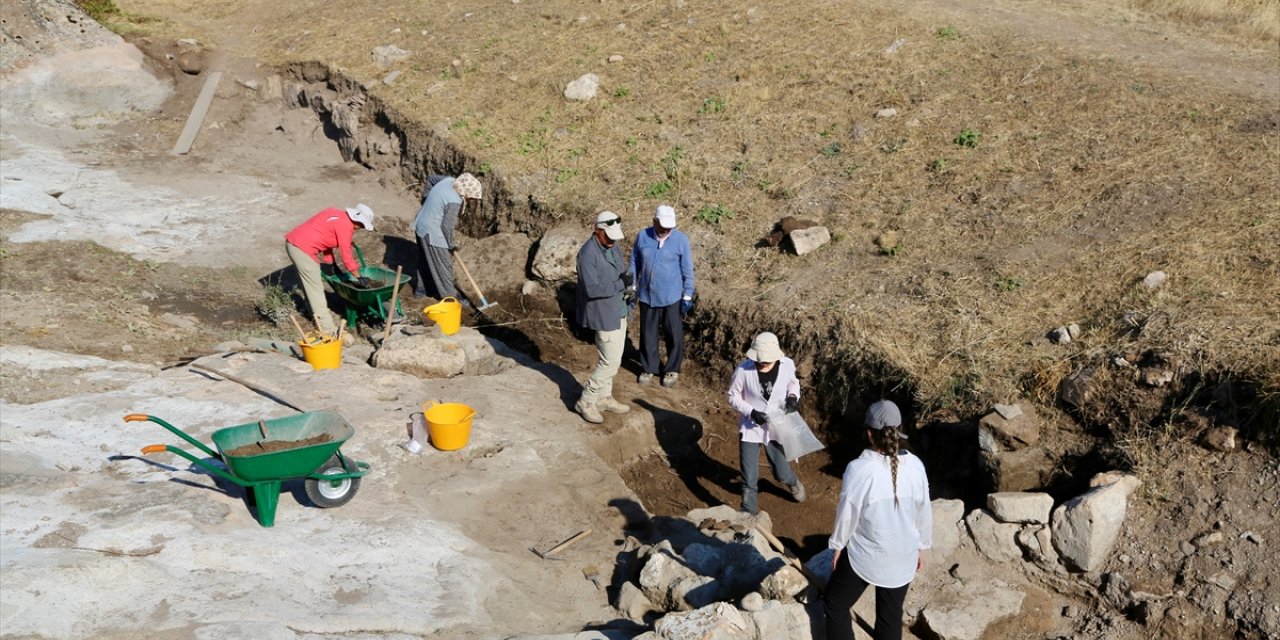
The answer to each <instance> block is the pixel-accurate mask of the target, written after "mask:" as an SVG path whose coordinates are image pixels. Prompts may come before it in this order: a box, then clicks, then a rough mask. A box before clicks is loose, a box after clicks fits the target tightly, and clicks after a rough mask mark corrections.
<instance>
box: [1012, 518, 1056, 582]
mask: <svg viewBox="0 0 1280 640" xmlns="http://www.w3.org/2000/svg"><path fill="white" fill-rule="evenodd" d="M1017 542H1018V546H1019V547H1021V548H1022V550H1023V552H1025V553H1026V556H1027V557H1028V558H1031V561H1032V562H1034V563H1036V564H1037V565H1039V566H1040V567H1041V568H1043V569H1047V570H1053V569H1055V568H1056V569H1057V570H1059V571H1061V566H1059V564H1058V552H1057V550H1055V549H1054V548H1053V541H1052V535H1051V534H1050V533H1049V527H1048V526H1047V525H1041V524H1036V525H1027V526H1025V527H1022V529H1021V530H1019V531H1018V535H1017Z"/></svg>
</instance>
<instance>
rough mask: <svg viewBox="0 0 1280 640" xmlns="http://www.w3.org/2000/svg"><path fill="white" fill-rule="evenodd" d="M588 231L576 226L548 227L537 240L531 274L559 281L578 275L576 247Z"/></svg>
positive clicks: (582, 241)
mask: <svg viewBox="0 0 1280 640" xmlns="http://www.w3.org/2000/svg"><path fill="white" fill-rule="evenodd" d="M590 235H591V234H590V232H588V231H585V230H583V229H582V228H580V227H576V226H560V227H555V228H553V229H548V230H547V232H546V233H544V234H542V239H541V240H538V248H537V249H536V250H535V252H534V254H533V275H534V276H535V277H536V278H538V279H539V280H543V281H547V282H559V281H566V280H576V279H577V277H578V249H580V248H581V247H582V244H583V243H584V242H586V241H587V238H588V237H589V236H590Z"/></svg>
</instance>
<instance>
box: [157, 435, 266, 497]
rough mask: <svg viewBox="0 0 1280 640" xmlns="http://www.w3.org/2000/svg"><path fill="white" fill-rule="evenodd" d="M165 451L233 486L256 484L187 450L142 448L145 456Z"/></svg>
mask: <svg viewBox="0 0 1280 640" xmlns="http://www.w3.org/2000/svg"><path fill="white" fill-rule="evenodd" d="M165 451H168V452H169V453H173V454H176V455H179V456H182V457H183V458H186V459H187V460H189V461H190V462H191V464H194V465H196V466H197V467H200V468H201V469H204V470H205V471H207V472H209V473H210V474H212V475H215V476H218V477H219V478H222V479H223V480H226V481H227V482H230V483H232V484H237V485H240V486H242V487H252V486H253V485H254V483H252V482H246V481H244V480H241V479H240V478H237V477H235V475H233V474H231V473H228V472H226V471H223V470H222V469H219V468H218V467H216V466H214V465H211V464H209V463H208V462H207V461H205V460H201V459H200V458H197V457H195V456H193V455H191V454H190V453H188V452H187V450H186V449H179V448H178V447H175V446H173V445H171V444H152V445H147V446H145V447H143V448H142V453H144V454H150V453H163V452H165Z"/></svg>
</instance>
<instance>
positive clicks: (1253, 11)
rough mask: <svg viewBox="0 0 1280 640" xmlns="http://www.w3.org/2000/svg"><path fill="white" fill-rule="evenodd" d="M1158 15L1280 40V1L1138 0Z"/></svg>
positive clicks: (1140, 4)
mask: <svg viewBox="0 0 1280 640" xmlns="http://www.w3.org/2000/svg"><path fill="white" fill-rule="evenodd" d="M1135 4H1136V5H1137V6H1138V7H1139V8H1142V9H1144V10H1146V11H1150V12H1152V13H1154V14H1156V15H1159V16H1164V17H1168V18H1173V19H1175V20H1180V21H1183V22H1186V23H1189V24H1193V25H1197V26H1206V23H1208V26H1211V27H1215V28H1219V29H1222V30H1224V31H1228V32H1230V33H1234V34H1237V35H1239V36H1242V37H1245V38H1253V39H1258V40H1265V41H1269V42H1271V43H1275V42H1277V41H1280V0H1136V1H1135Z"/></svg>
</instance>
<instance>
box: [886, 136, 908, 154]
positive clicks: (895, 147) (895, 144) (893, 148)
mask: <svg viewBox="0 0 1280 640" xmlns="http://www.w3.org/2000/svg"><path fill="white" fill-rule="evenodd" d="M905 146H907V139H906V138H902V139H900V140H890V141H889V142H886V143H884V144H883V145H881V147H880V150H881V151H883V152H885V153H897V152H899V151H901V150H902V148H903V147H905Z"/></svg>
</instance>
